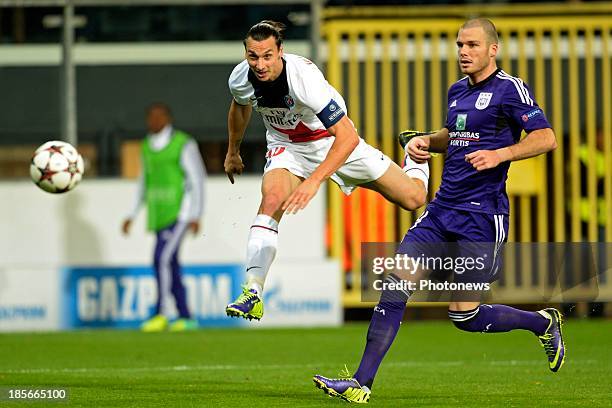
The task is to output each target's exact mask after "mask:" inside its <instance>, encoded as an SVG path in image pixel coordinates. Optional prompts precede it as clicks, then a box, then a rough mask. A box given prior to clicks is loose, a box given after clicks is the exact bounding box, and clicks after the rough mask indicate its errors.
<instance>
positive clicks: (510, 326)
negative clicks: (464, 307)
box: [448, 304, 550, 336]
mask: <svg viewBox="0 0 612 408" xmlns="http://www.w3.org/2000/svg"><path fill="white" fill-rule="evenodd" d="M448 316H449V317H450V319H451V320H452V321H453V323H454V324H455V326H457V328H459V329H461V330H465V331H469V332H482V333H500V332H508V331H510V330H516V329H523V330H529V331H530V332H532V333H534V334H536V335H538V336H540V335H542V334H544V332H545V331H546V329H547V328H548V324H549V323H550V321H549V320H548V319H547V318H545V317H544V316H542V315H541V314H539V313H538V312H528V311H526V310H520V309H515V308H513V307H510V306H506V305H486V304H483V305H480V306H479V307H477V308H476V309H473V310H468V311H464V312H455V311H451V310H449V311H448Z"/></svg>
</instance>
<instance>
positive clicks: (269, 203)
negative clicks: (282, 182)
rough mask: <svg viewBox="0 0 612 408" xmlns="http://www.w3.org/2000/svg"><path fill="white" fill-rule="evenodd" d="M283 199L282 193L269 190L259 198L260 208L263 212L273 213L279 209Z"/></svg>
mask: <svg viewBox="0 0 612 408" xmlns="http://www.w3.org/2000/svg"><path fill="white" fill-rule="evenodd" d="M284 200H285V198H284V196H283V194H280V193H279V192H276V191H270V192H267V193H266V194H264V196H263V197H262V200H261V210H262V212H263V213H264V214H268V215H271V214H274V213H275V212H277V211H278V210H280V208H281V206H282V205H283V201H284Z"/></svg>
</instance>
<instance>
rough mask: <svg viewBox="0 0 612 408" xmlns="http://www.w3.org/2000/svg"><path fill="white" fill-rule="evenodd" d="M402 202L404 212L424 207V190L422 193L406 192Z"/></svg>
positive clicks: (425, 200) (425, 195)
mask: <svg viewBox="0 0 612 408" xmlns="http://www.w3.org/2000/svg"><path fill="white" fill-rule="evenodd" d="M402 201H403V202H402V203H401V204H402V207H403V208H404V209H405V210H408V211H414V210H416V209H419V208H421V207H422V206H424V205H425V203H426V202H427V192H426V191H425V190H424V189H422V191H413V190H411V191H408V192H407V194H406V198H405V199H404V200H402Z"/></svg>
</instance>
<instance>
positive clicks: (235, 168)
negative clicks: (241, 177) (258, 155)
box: [223, 152, 244, 184]
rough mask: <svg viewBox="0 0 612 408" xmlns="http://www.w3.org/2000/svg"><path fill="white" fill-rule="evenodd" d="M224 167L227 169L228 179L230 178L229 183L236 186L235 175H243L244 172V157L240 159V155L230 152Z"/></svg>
mask: <svg viewBox="0 0 612 408" xmlns="http://www.w3.org/2000/svg"><path fill="white" fill-rule="evenodd" d="M223 167H224V168H225V174H227V178H229V181H230V182H231V183H232V184H234V174H242V170H244V164H243V163H242V157H240V154H239V153H229V152H228V153H227V155H226V156H225V163H224V164H223Z"/></svg>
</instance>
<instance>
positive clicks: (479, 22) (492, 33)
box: [459, 17, 499, 44]
mask: <svg viewBox="0 0 612 408" xmlns="http://www.w3.org/2000/svg"><path fill="white" fill-rule="evenodd" d="M474 27H482V29H483V31H484V33H485V36H486V37H487V41H488V42H489V44H497V43H498V42H499V37H498V36H497V29H496V28H495V24H493V22H492V21H491V20H489V19H488V18H482V17H481V18H472V19H470V20H468V21H466V22H465V23H463V25H462V26H461V28H460V29H459V31H461V30H463V29H464V28H474Z"/></svg>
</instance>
